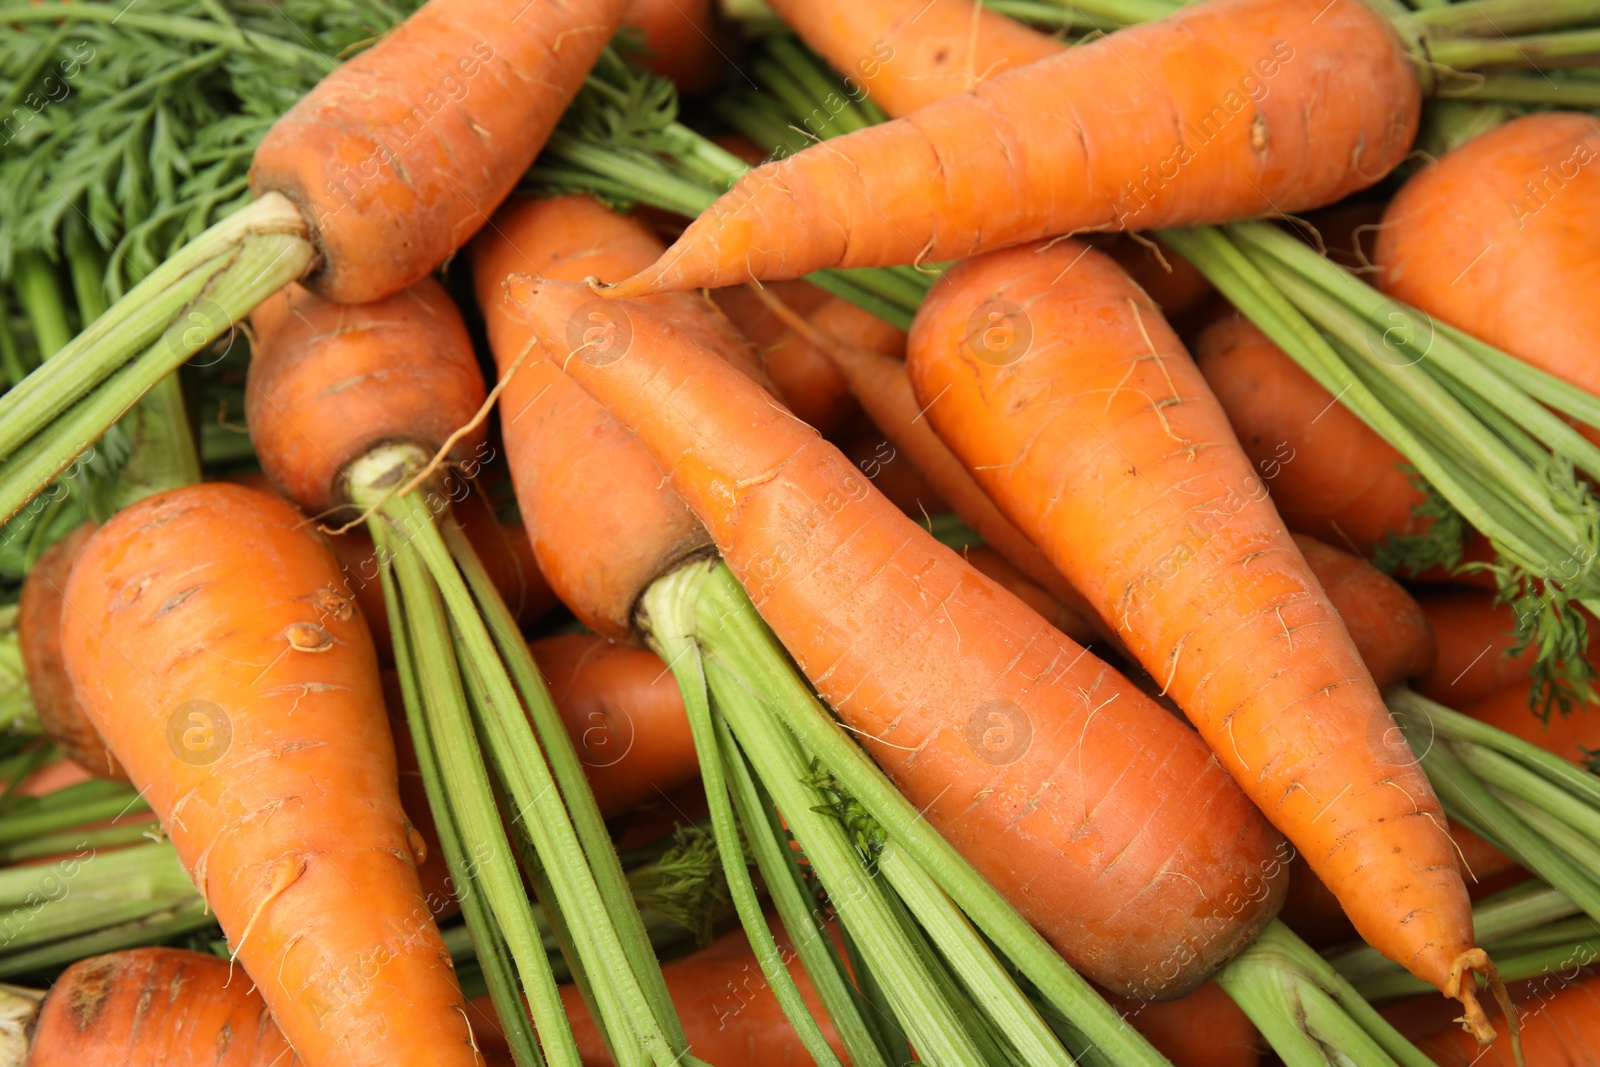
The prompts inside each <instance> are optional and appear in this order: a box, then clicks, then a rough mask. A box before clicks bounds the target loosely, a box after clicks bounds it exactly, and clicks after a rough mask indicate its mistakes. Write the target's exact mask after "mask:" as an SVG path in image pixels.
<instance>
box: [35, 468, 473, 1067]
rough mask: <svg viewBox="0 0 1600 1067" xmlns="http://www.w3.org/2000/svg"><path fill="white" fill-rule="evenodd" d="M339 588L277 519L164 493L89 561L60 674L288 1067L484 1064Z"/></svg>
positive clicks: (334, 574) (73, 594)
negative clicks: (212, 919) (295, 1062)
mask: <svg viewBox="0 0 1600 1067" xmlns="http://www.w3.org/2000/svg"><path fill="white" fill-rule="evenodd" d="M338 580H339V569H338V565H337V563H336V561H335V560H334V557H333V554H332V552H330V551H329V550H328V548H327V546H326V545H325V544H323V543H322V542H321V541H320V540H319V539H318V538H317V537H316V536H315V535H314V534H313V533H312V532H311V531H310V530H309V529H308V528H307V527H306V525H305V520H304V519H303V517H302V516H301V515H300V513H299V512H297V511H296V510H295V509H294V508H293V507H292V506H291V505H290V504H289V503H288V502H286V501H283V500H279V499H277V498H274V497H271V496H268V495H267V494H264V493H259V492H256V491H254V490H250V489H245V488H242V487H239V486H234V485H225V484H211V485H198V486H190V487H187V488H183V489H176V490H172V491H170V492H166V493H161V494H158V495H156V496H153V497H149V498H147V499H145V500H142V501H140V502H139V503H137V504H135V505H134V506H132V507H130V508H128V509H126V510H124V511H122V512H121V513H120V514H118V515H117V516H116V517H115V518H113V519H112V520H111V521H110V522H108V523H107V524H106V525H105V526H103V527H101V528H100V530H99V531H98V532H97V533H96V534H95V535H94V537H92V538H91V539H90V540H89V542H88V544H86V545H85V546H84V549H83V552H82V554H81V555H80V556H79V558H78V562H77V564H76V565H75V566H74V567H73V570H72V577H71V580H70V581H69V583H68V586H67V592H66V605H67V606H66V608H65V609H64V611H63V625H62V647H63V650H64V653H65V657H66V663H67V670H68V673H69V674H70V675H71V677H72V681H73V685H74V687H75V688H76V690H77V693H78V695H79V698H80V699H81V700H82V702H83V706H84V710H85V711H86V712H87V713H88V716H89V719H90V721H91V722H92V723H93V724H94V725H95V728H96V729H97V730H98V731H99V732H100V735H101V736H102V737H104V738H105V739H106V743H107V744H108V746H109V747H110V748H111V751H112V752H113V753H114V754H115V755H116V757H117V760H118V762H120V763H121V764H122V766H123V767H124V768H126V769H127V772H128V776H129V778H131V779H132V780H133V782H134V784H135V785H137V786H139V787H140V789H141V791H142V793H143V795H144V797H145V798H146V800H148V802H149V803H150V806H151V808H152V809H154V810H155V811H156V813H157V814H158V815H159V816H160V817H161V819H162V821H163V823H164V824H165V826H166V829H167V833H168V835H169V836H170V837H171V839H172V843H173V845H174V846H175V847H176V848H177V851H178V855H179V857H180V858H181V859H182V861H183V863H184V866H185V867H186V868H187V869H188V870H189V872H190V874H191V875H192V876H193V878H194V881H195V885H196V886H197V887H198V888H199V890H200V892H201V893H202V895H203V896H204V897H205V899H206V901H207V902H208V904H209V905H210V907H211V909H212V910H213V911H215V912H216V915H217V918H218V920H219V921H220V922H221V923H222V927H223V930H224V932H225V933H226V934H227V936H228V940H229V944H230V945H232V947H233V951H234V954H235V955H236V957H237V958H238V960H239V962H240V963H242V964H243V965H244V967H245V969H246V970H247V971H248V972H250V974H251V975H253V976H254V977H255V978H256V979H257V981H258V982H259V985H260V988H261V991H262V995H263V997H264V998H265V999H266V1002H267V1004H268V1006H269V1007H270V1008H271V1009H272V1013H273V1017H274V1018H275V1019H276V1020H277V1022H278V1025H279V1026H281V1027H282V1028H283V1030H284V1033H285V1035H286V1036H287V1037H288V1038H289V1040H290V1041H291V1042H292V1043H293V1045H294V1047H295V1050H296V1052H297V1053H298V1054H299V1055H300V1057H301V1059H302V1060H304V1061H305V1062H306V1063H307V1064H310V1065H313V1067H315V1065H319V1064H334V1063H338V1064H390V1065H392V1064H456V1063H460V1064H472V1063H478V1062H481V1061H480V1059H479V1057H477V1055H476V1054H475V1053H474V1051H473V1048H472V1044H471V1039H470V1035H469V1033H468V1029H467V1023H466V1019H465V1017H464V1016H463V1015H462V1014H461V1009H462V1000H461V992H460V989H459V987H458V986H457V984H456V979H455V973H454V971H453V970H452V968H451V967H450V964H449V962H448V960H449V957H448V954H447V953H446V952H445V949H444V944H443V942H442V941H441V940H440V938H439V933H438V930H437V929H436V928H435V927H434V925H433V918H432V916H431V915H430V914H429V913H428V908H427V906H426V904H425V902H424V900H423V897H422V891H421V889H420V887H419V885H418V882H417V874H416V861H417V859H418V858H419V857H418V856H417V855H416V854H415V851H414V850H416V849H417V848H418V846H419V841H418V839H417V838H416V837H415V835H414V833H412V832H408V824H407V822H406V819H405V815H404V813H403V812H402V811H401V809H400V800H399V796H398V793H397V787H396V780H397V776H396V770H395V755H394V746H393V742H392V741H391V739H390V736H389V731H388V726H387V724H386V721H385V713H384V706H383V693H382V690H381V687H380V685H379V679H378V666H377V658H376V656H375V654H374V652H373V648H372V639H371V638H370V637H369V636H368V635H367V631H366V627H365V624H364V623H363V622H362V621H361V619H360V618H359V616H358V614H357V612H356V611H355V607H354V605H353V604H352V603H351V602H350V601H349V600H348V599H346V598H345V597H344V596H343V595H341V594H340V593H339V592H338ZM352 946H359V948H360V952H361V953H366V954H368V957H369V958H374V959H379V958H381V959H382V960H383V961H384V962H383V965H382V966H379V967H377V968H361V967H358V966H356V964H355V963H354V962H353V961H354V960H355V958H356V955H357V954H359V953H356V951H355V949H354V948H353V947H352ZM368 957H364V958H368Z"/></svg>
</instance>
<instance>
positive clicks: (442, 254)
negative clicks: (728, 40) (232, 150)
mask: <svg viewBox="0 0 1600 1067" xmlns="http://www.w3.org/2000/svg"><path fill="white" fill-rule="evenodd" d="M628 6H629V0H542V2H540V3H536V4H521V3H507V2H505V0H431V2H430V3H427V4H425V5H424V6H423V7H422V8H420V9H419V10H418V11H417V12H416V13H414V14H412V15H411V16H410V17H409V18H407V19H406V20H405V21H404V22H402V23H401V24H400V25H399V26H397V27H396V28H395V29H394V30H393V31H391V32H390V33H388V34H387V35H385V36H384V37H383V39H382V40H380V41H379V42H378V43H377V44H376V45H374V46H373V47H372V48H369V49H368V50H366V51H365V52H362V53H361V54H360V55H358V56H356V57H355V58H353V59H351V60H350V61H349V62H347V63H344V64H342V65H341V66H340V67H339V69H338V70H337V71H336V72H334V73H333V74H331V75H329V76H328V77H326V78H324V79H323V80H322V81H321V82H320V83H318V85H317V86H316V88H314V89H312V90H311V92H309V93H307V94H306V95H305V96H304V97H302V98H301V99H300V100H299V101H298V102H297V103H296V104H295V105H294V107H292V108H290V109H289V111H287V112H286V113H285V114H284V115H283V117H282V118H280V119H278V121H277V122H275V123H274V124H273V126H272V128H271V129H270V130H268V131H267V135H266V136H265V137H264V138H263V139H262V141H261V144H260V145H259V146H258V147H257V148H256V151H255V157H254V161H253V163H252V164H251V167H250V188H251V189H252V191H254V193H255V194H256V195H257V196H260V195H262V194H263V193H267V192H279V193H282V194H283V195H285V196H287V197H288V198H289V199H290V200H292V201H293V202H294V203H295V205H296V206H297V207H299V208H300V211H301V213H302V214H303V215H304V216H305V218H306V221H307V223H308V224H309V225H310V227H311V233H312V239H313V241H314V242H315V243H316V246H317V249H318V251H319V252H320V253H321V255H322V260H321V263H320V265H319V266H318V267H317V268H316V270H315V271H314V272H313V273H312V274H311V275H309V276H308V277H307V278H306V279H305V284H306V285H308V286H310V287H311V288H312V289H314V290H316V291H317V292H318V293H320V294H322V295H323V296H325V297H327V298H328V299H330V300H337V301H338V302H340V303H345V304H351V303H362V302H366V301H371V300H377V299H380V298H382V297H385V296H388V295H390V294H391V293H395V292H398V291H399V290H401V289H404V288H405V287H406V286H408V285H411V284H412V283H414V282H417V281H419V280H421V279H422V278H423V277H425V276H426V275H427V274H428V273H429V272H430V271H432V270H433V269H434V268H435V267H437V266H438V265H439V264H440V263H443V262H444V261H445V259H447V258H448V257H449V256H450V254H451V253H452V252H454V251H455V250H456V249H458V248H460V247H461V246H462V245H464V244H466V242H467V240H468V239H469V238H470V237H471V236H472V235H473V234H474V233H476V232H477V230H478V228H479V227H480V226H482V225H483V224H484V222H486V221H487V220H488V218H489V215H490V214H491V213H492V212H493V211H494V209H495V208H496V207H497V206H498V205H499V203H500V201H502V200H504V199H505V197H506V194H508V193H509V192H511V189H512V187H513V186H515V185H516V183H517V180H518V179H519V178H521V177H522V174H523V172H524V171H525V170H527V169H528V166H529V164H531V163H532V162H533V158H534V156H536V155H538V153H539V149H541V148H542V147H544V142H545V140H546V138H548V137H549V136H550V131H552V130H553V129H555V125H556V122H557V121H558V120H559V119H560V118H561V114H562V112H563V111H565V110H566V107H567V104H568V103H569V102H570V101H571V100H572V97H573V96H574V94H576V93H577V91H578V89H579V88H580V87H581V86H582V85H583V79H584V77H585V76H587V74H588V73H589V68H590V67H591V66H593V64H594V61H595V59H596V57H598V56H599V54H600V50H601V49H602V48H604V47H605V46H606V44H607V42H609V41H610V40H611V36H612V34H614V33H615V32H616V30H617V27H618V26H619V25H620V24H621V22H622V16H623V13H624V12H625V11H626V10H627V8H628Z"/></svg>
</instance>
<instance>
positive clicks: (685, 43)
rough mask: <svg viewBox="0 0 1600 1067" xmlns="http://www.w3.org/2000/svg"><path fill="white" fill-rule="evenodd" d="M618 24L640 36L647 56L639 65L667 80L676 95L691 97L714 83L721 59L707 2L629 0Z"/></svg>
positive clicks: (694, 0)
mask: <svg viewBox="0 0 1600 1067" xmlns="http://www.w3.org/2000/svg"><path fill="white" fill-rule="evenodd" d="M622 21H623V24H624V25H626V26H631V27H633V28H634V29H636V30H638V31H639V32H640V33H641V34H643V37H644V39H643V40H642V41H641V42H640V43H641V44H642V45H644V47H645V49H646V51H647V52H648V53H649V54H648V55H646V56H643V57H641V58H640V62H641V63H643V64H644V65H645V66H646V67H649V68H650V69H651V70H653V71H655V72H656V73H657V74H660V75H661V76H662V77H664V78H671V79H672V81H673V82H674V84H676V85H677V86H678V92H679V93H681V94H683V95H685V96H693V95H695V94H697V93H703V92H705V91H706V90H708V89H710V88H712V87H713V86H715V85H716V84H717V77H718V75H720V74H721V72H722V63H723V57H722V51H721V49H720V48H718V46H717V38H718V31H717V26H716V22H715V20H714V19H713V18H712V14H711V0H632V3H630V4H628V6H627V14H625V15H624V16H623V19H622Z"/></svg>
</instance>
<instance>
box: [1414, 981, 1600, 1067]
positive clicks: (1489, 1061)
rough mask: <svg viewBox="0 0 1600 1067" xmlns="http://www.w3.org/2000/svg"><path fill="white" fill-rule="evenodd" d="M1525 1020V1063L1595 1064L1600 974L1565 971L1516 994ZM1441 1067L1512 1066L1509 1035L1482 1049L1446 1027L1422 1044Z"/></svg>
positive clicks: (1551, 1066) (1554, 1066)
mask: <svg viewBox="0 0 1600 1067" xmlns="http://www.w3.org/2000/svg"><path fill="white" fill-rule="evenodd" d="M1517 1014H1518V1015H1519V1016H1520V1017H1521V1020H1522V1055H1523V1059H1522V1061H1520V1062H1526V1063H1529V1064H1539V1067H1592V1065H1593V1064H1594V1063H1595V1062H1596V1060H1595V1050H1596V1049H1600V975H1592V974H1591V975H1574V976H1572V977H1571V978H1568V977H1566V976H1565V975H1564V974H1563V973H1559V972H1558V973H1556V974H1553V975H1548V976H1546V978H1545V979H1543V980H1541V981H1537V982H1534V983H1532V985H1531V988H1530V989H1529V990H1528V991H1527V992H1526V993H1525V994H1523V995H1521V996H1519V997H1518V998H1517ZM1417 1047H1418V1048H1420V1049H1421V1050H1422V1051H1423V1052H1424V1053H1426V1054H1427V1056H1428V1057H1429V1058H1430V1059H1432V1060H1433V1062H1434V1063H1437V1064H1439V1067H1513V1065H1514V1064H1518V1063H1519V1061H1518V1060H1517V1059H1516V1058H1515V1057H1514V1056H1513V1055H1512V1052H1511V1043H1510V1039H1509V1037H1505V1036H1502V1037H1501V1038H1500V1040H1498V1041H1496V1042H1495V1043H1494V1044H1493V1045H1492V1046H1490V1047H1489V1048H1486V1049H1485V1048H1480V1047H1478V1046H1477V1045H1476V1044H1475V1043H1473V1042H1472V1041H1471V1040H1470V1039H1468V1038H1467V1036H1466V1035H1465V1034H1455V1033H1450V1032H1449V1031H1445V1032H1444V1033H1441V1034H1438V1035H1436V1036H1434V1037H1430V1038H1426V1039H1424V1040H1422V1041H1419V1042H1418V1043H1417Z"/></svg>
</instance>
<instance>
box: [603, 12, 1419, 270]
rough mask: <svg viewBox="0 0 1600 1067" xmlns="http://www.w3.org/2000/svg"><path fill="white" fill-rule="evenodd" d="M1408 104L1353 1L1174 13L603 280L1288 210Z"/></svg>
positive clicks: (793, 266)
mask: <svg viewBox="0 0 1600 1067" xmlns="http://www.w3.org/2000/svg"><path fill="white" fill-rule="evenodd" d="M1419 100H1420V94H1419V89H1418V83H1417V77H1416V74H1415V72H1414V70H1413V67H1412V62H1411V60H1410V58H1409V57H1408V56H1407V54H1406V52H1405V49H1404V47H1403V46H1402V45H1401V43H1400V40H1399V38H1398V37H1396V36H1395V34H1394V32H1393V30H1391V29H1390V27H1389V26H1388V25H1387V24H1386V23H1385V22H1384V20H1383V19H1382V18H1381V17H1380V16H1378V15H1377V14H1376V13H1375V12H1373V11H1372V10H1371V9H1369V8H1367V7H1366V6H1365V5H1361V4H1335V5H1333V6H1331V7H1330V6H1328V5H1327V4H1324V3H1319V2H1317V0H1289V2H1284V0H1221V2H1218V3H1212V4H1204V5H1199V6H1195V7H1188V8H1183V9H1181V10H1179V11H1178V12H1177V13H1176V14H1174V15H1172V16H1171V17H1169V18H1166V19H1162V20H1161V21H1159V22H1153V23H1146V24H1144V25H1142V26H1135V27H1132V28H1130V29H1126V30H1122V31H1119V32H1117V33H1115V34H1112V35H1111V36H1110V37H1108V38H1106V39H1104V40H1101V41H1096V42H1094V43H1092V44H1088V45H1085V46H1081V47H1078V48H1073V49H1070V50H1068V51H1065V52H1062V53H1061V54H1059V55H1057V56H1054V57H1051V58H1048V59H1043V60H1040V61H1039V62H1038V63H1035V64H1032V65H1030V66H1029V67H1027V68H1023V69H1019V70H1014V71H1011V72H1009V73H1006V74H1002V75H999V76H998V77H995V78H993V79H991V80H989V81H986V82H984V83H983V84H982V85H980V86H978V88H977V89H976V90H975V91H974V92H972V93H970V94H963V95H960V96H954V97H949V98H947V99H945V100H940V101H937V102H935V103H932V104H929V105H928V106H927V107H925V108H922V109H920V110H919V111H917V112H914V113H913V114H912V115H909V116H907V117H905V118H903V119H896V120H894V121H891V122H888V123H885V124H883V125H880V126H874V127H871V128H869V129H864V130H860V131H857V132H855V133H851V134H848V135H846V136H843V137H837V138H834V139H831V140H828V141H825V142H823V143H821V144H818V145H813V146H812V147H810V148H808V149H806V150H805V151H803V152H800V153H798V154H797V155H794V156H792V157H790V158H788V159H785V160H783V161H781V162H776V163H769V164H767V165H765V166H762V167H759V168H757V169H756V170H754V171H752V172H751V173H750V174H748V175H746V176H745V177H744V178H743V179H741V180H740V182H739V183H738V184H737V185H735V186H734V188H733V189H732V190H731V191H729V192H728V193H727V194H726V195H725V196H723V197H722V199H720V200H719V201H718V202H717V203H716V204H715V205H713V206H712V207H711V208H710V209H709V210H708V211H707V212H706V213H705V214H703V215H702V216H700V218H698V219H696V220H695V221H694V222H693V223H692V224H691V225H690V226H689V228H688V229H687V230H686V231H685V232H684V235H683V236H682V237H681V238H679V240H678V241H677V243H676V244H674V245H673V246H672V248H671V249H669V250H668V252H667V254H666V255H664V256H663V257H662V258H661V259H660V260H659V261H658V262H657V263H656V264H655V265H653V266H652V267H651V268H650V269H649V270H646V271H644V272H642V273H640V274H638V275H636V276H635V277H633V278H630V279H628V280H627V281H626V282H624V283H622V284H620V285H617V286H615V287H614V288H612V289H611V290H610V292H611V294H612V295H614V296H619V297H622V296H639V295H643V294H645V293H651V292H658V291H663V290H676V289H693V288H698V287H701V286H726V285H735V284H738V283H740V282H744V281H748V280H750V279H751V278H758V279H762V280H768V279H779V278H795V277H799V276H800V275H802V274H806V273H809V272H810V271H814V270H819V269H822V268H825V267H864V266H885V265H890V264H897V263H901V264H903V263H913V262H919V261H923V260H929V261H936V260H944V259H952V258H955V257H959V256H970V255H973V254H975V253H978V252H982V251H986V250H989V249H994V248H1002V247H1005V246H1007V245H1013V244H1019V243H1021V242H1024V241H1031V240H1034V239H1036V238H1040V237H1046V236H1051V235H1056V234H1065V233H1073V232H1078V231H1082V230H1095V229H1150V228H1155V227H1161V226H1180V225H1190V224H1196V223H1203V222H1217V221H1222V220H1226V219H1233V218H1238V217H1241V216H1246V215H1259V214H1264V213H1267V212H1282V211H1298V210H1303V209H1306V208H1310V207H1315V206H1319V205H1321V204H1325V203H1330V202H1332V201H1334V200H1338V199H1340V198H1341V197H1343V196H1345V195H1346V194H1348V193H1350V192H1353V191H1354V190H1356V189H1359V188H1361V187H1363V186H1365V185H1369V184H1371V183H1372V182H1374V181H1376V180H1377V179H1378V178H1380V177H1382V176H1383V175H1384V174H1385V173H1387V172H1388V170H1389V169H1390V168H1391V167H1393V166H1394V165H1395V164H1396V163H1398V162H1399V161H1400V159H1401V157H1402V156H1403V155H1404V154H1405V152H1406V150H1407V149H1408V148H1409V147H1410V145H1411V140H1412V137H1413V136H1414V135H1415V132H1416V124H1417V115H1418V109H1419ZM1041 101H1052V102H1053V103H1052V104H1050V105H1043V104H1041ZM1090 101H1092V102H1094V106H1093V107H1090V106H1089V102H1090ZM1153 131H1160V132H1153Z"/></svg>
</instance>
